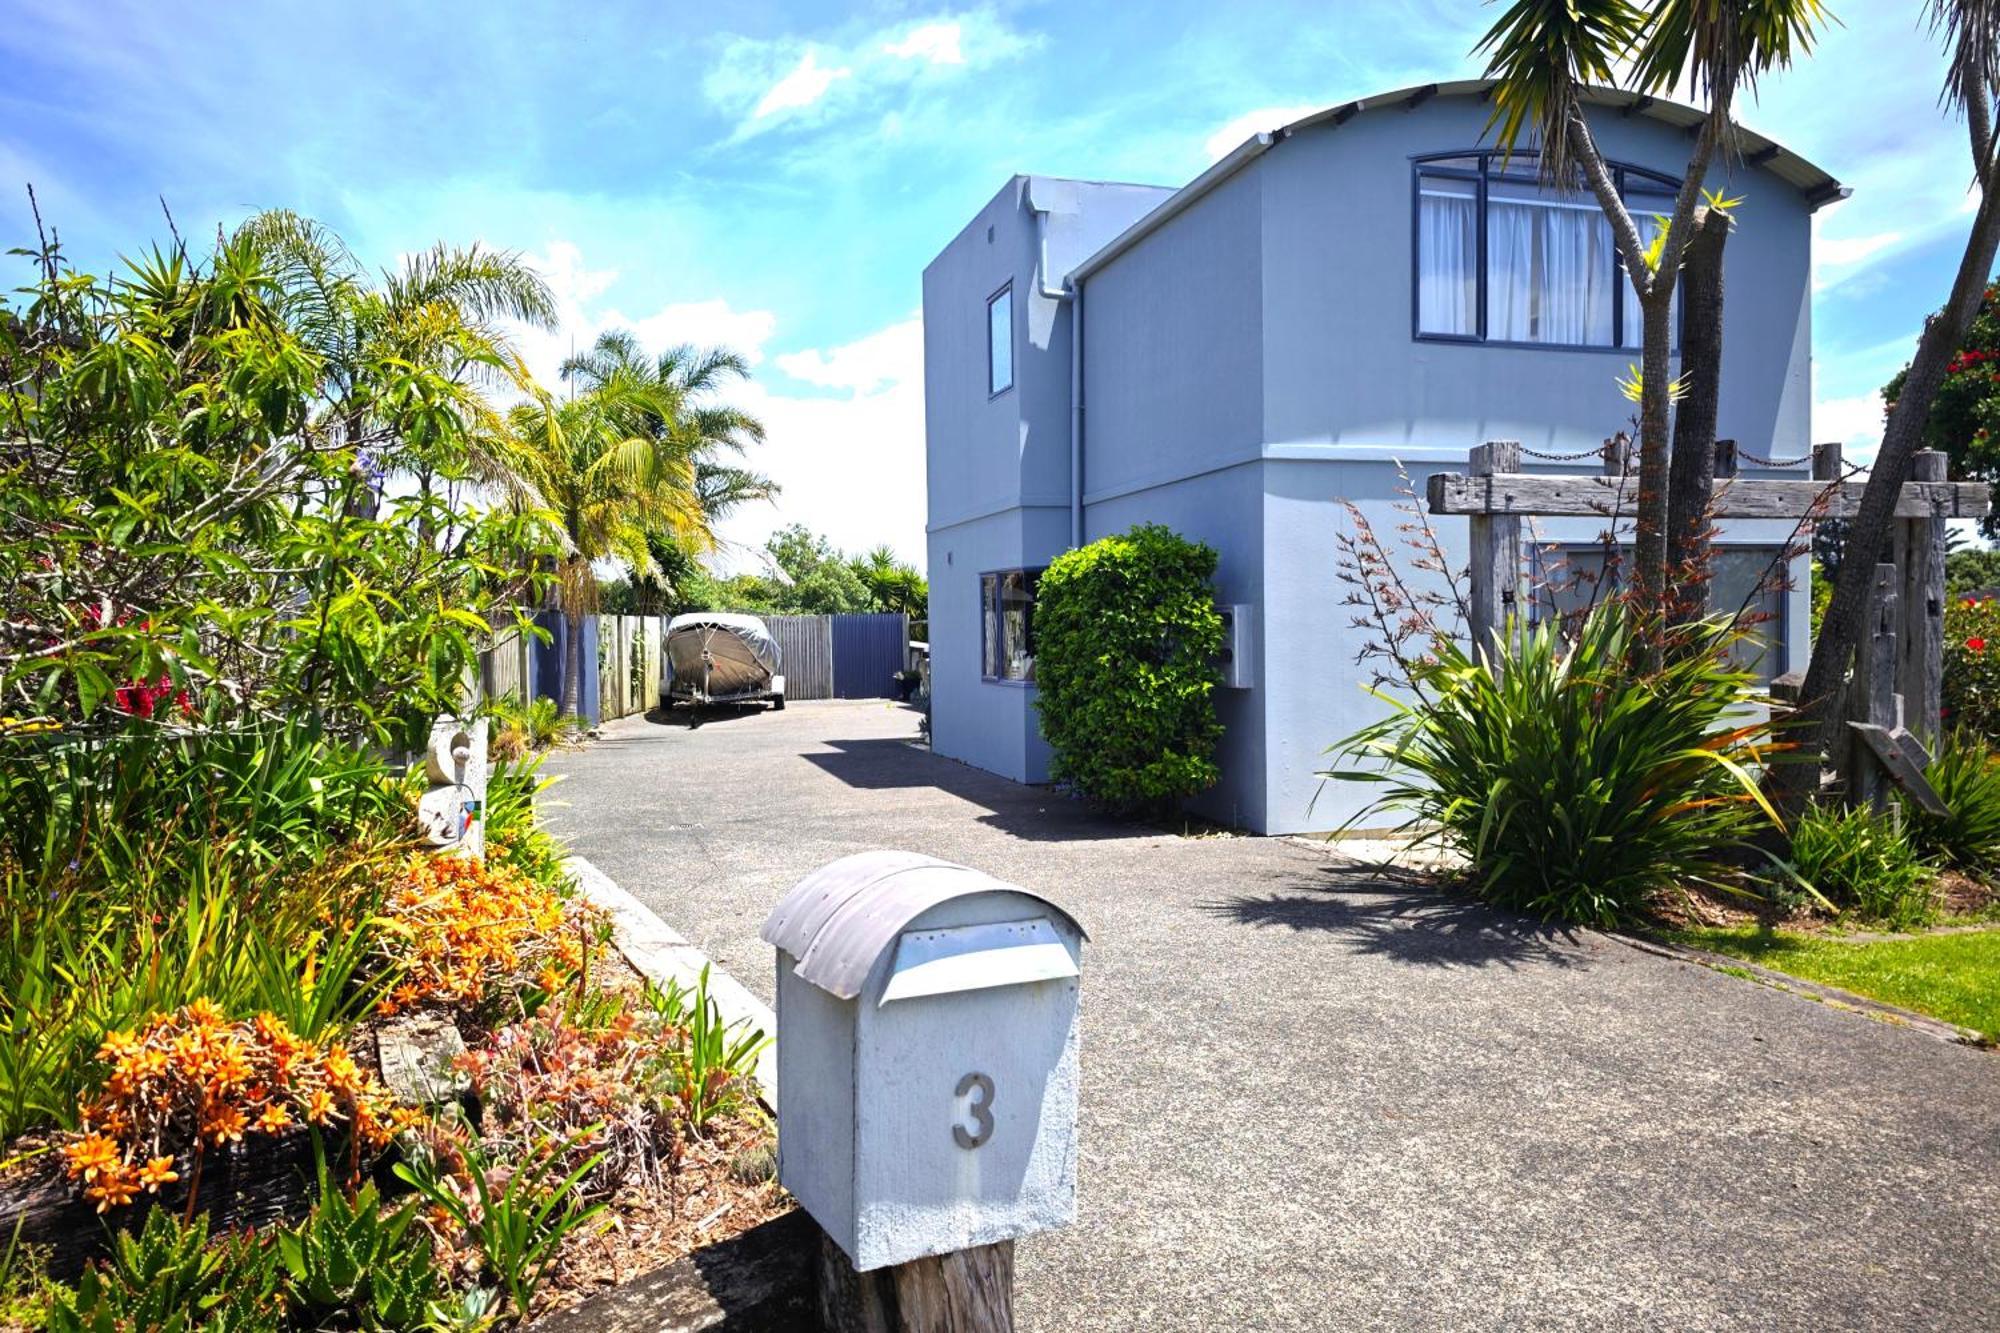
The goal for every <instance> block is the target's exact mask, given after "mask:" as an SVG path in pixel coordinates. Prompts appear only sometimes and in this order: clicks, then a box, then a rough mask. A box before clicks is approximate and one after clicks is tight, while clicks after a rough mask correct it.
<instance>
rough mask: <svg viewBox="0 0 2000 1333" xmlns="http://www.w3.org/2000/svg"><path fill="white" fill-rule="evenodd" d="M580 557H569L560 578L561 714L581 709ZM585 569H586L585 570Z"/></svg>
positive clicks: (574, 712)
mask: <svg viewBox="0 0 2000 1333" xmlns="http://www.w3.org/2000/svg"><path fill="white" fill-rule="evenodd" d="M581 560H582V557H581V556H571V557H570V559H569V566H570V568H569V569H568V570H566V571H565V573H564V577H563V585H564V586H563V625H564V627H565V629H566V631H567V632H566V633H565V634H564V635H563V670H562V676H563V685H562V715H563V716H564V717H576V716H579V715H580V714H581V713H582V712H583V600H582V597H581V596H580V595H579V592H578V586H577V569H576V565H577V564H578V563H579V562H580V561H581ZM585 572H588V571H585Z"/></svg>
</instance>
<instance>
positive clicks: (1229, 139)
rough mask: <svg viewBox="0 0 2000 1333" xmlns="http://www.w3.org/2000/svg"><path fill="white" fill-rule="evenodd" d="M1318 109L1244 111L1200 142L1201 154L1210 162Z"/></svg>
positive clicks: (1278, 107)
mask: <svg viewBox="0 0 2000 1333" xmlns="http://www.w3.org/2000/svg"><path fill="white" fill-rule="evenodd" d="M1323 110H1325V108H1324V107H1318V106H1267V107H1263V108H1260V109H1259V110H1256V111H1246V112H1244V113H1243V114H1242V115H1240V116H1238V117H1236V118H1235V119H1234V120H1231V121H1230V122H1228V123H1227V124H1225V125H1223V126H1222V127H1221V128H1219V129H1217V130H1216V131H1215V133H1213V134H1211V135H1209V136H1208V138H1207V139H1206V140H1204V141H1203V143H1202V151H1203V152H1205V153H1207V154H1208V160H1209V161H1211V162H1217V161H1220V160H1221V159H1222V158H1224V157H1227V156H1228V155H1229V154H1230V152H1232V151H1233V150H1234V149H1235V148H1236V147H1237V146H1238V145H1239V144H1241V143H1242V142H1243V141H1244V140H1245V139H1248V138H1249V137H1250V136H1251V135H1253V134H1256V133H1258V132H1260V131H1263V130H1275V129H1277V128H1278V127H1280V126H1282V125H1289V124H1291V123H1292V122H1293V121H1295V120H1298V119H1299V118H1300V117H1302V116H1310V115H1311V114H1312V113H1313V112H1315V111H1323Z"/></svg>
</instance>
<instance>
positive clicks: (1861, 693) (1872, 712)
mask: <svg viewBox="0 0 2000 1333" xmlns="http://www.w3.org/2000/svg"><path fill="white" fill-rule="evenodd" d="M1900 582H1901V571H1899V570H1898V569H1897V568H1896V566H1895V565H1893V564H1880V565H1877V566H1875V583H1874V586H1873V587H1872V588H1871V589H1870V591H1869V597H1868V620H1867V637H1866V638H1864V639H1863V640H1862V642H1861V645H1860V648H1859V650H1858V651H1857V652H1856V653H1855V655H1854V679H1853V682H1852V683H1851V684H1850V685H1849V686H1848V696H1847V698H1848V711H1847V716H1848V719H1849V720H1850V721H1853V722H1867V723H1872V724H1873V725H1875V726H1878V727H1885V728H1892V729H1893V728H1894V727H1895V726H1896V724H1897V723H1898V721H1900V719H1899V718H1898V717H1897V716H1896V665H1897V655H1896V631H1897V629H1898V628H1899V627H1900V623H1901V619H1902V618H1901V615H1900V614H1899V612H1898V611H1897V606H1896V603H1897V602H1898V600H1899V598H1898V597H1897V585H1898V584H1899V583H1900ZM1841 730H1842V731H1849V730H1850V729H1849V728H1846V727H1843V728H1841ZM1847 772H1848V779H1847V799H1848V803H1849V804H1850V805H1854V806H1857V807H1859V806H1864V805H1865V806H1867V807H1868V808H1869V809H1871V810H1874V811H1876V812H1877V813H1878V814H1879V813H1881V812H1882V811H1885V810H1887V809H1888V808H1889V801H1890V798H1891V797H1892V796H1893V795H1894V788H1893V786H1892V784H1891V782H1890V779H1889V776H1888V774H1887V773H1885V772H1883V770H1882V764H1881V761H1880V760H1878V759H1877V758H1876V757H1875V753H1874V751H1873V750H1871V749H1870V748H1869V747H1868V746H1866V745H1856V744H1853V743H1852V742H1849V744H1848V746H1847Z"/></svg>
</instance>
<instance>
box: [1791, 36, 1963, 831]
mask: <svg viewBox="0 0 2000 1333" xmlns="http://www.w3.org/2000/svg"><path fill="white" fill-rule="evenodd" d="M1929 11H1930V17H1931V23H1932V28H1933V30H1934V31H1936V32H1937V33H1938V34H1940V35H1941V36H1942V37H1943V38H1944V40H1945V42H1946V45H1947V47H1948V49H1949V51H1950V59H1949V63H1948V65H1947V68H1946V72H1945V83H1944V100H1945V102H1946V104H1947V105H1948V106H1950V107H1952V108H1954V109H1955V110H1957V111H1959V112H1960V113H1961V114H1963V115H1964V117H1965V123H1966V132H1967V139H1968V147H1969V148H1970V149H1971V159H1972V170H1973V177H1974V180H1975V182H1976V183H1977V185H1978V188H1979V208H1978V211H1977V212H1976V213H1975V214H1974V216H1973V220H1972V227H1971V230H1970V232H1969V234H1968V235H1967V237H1966V241H1965V250H1964V253H1963V254H1962V255H1961V256H1960V258H1959V266H1958V272H1957V275H1956V276H1955V277H1954V278H1953V280H1952V286H1951V295H1950V298H1949V299H1948V300H1946V302H1945V304H1944V307H1943V308H1942V309H1941V310H1939V312H1938V313H1937V314H1935V315H1933V316H1931V317H1930V318H1929V319H1928V320H1926V321H1925V322H1924V331H1923V334H1922V336H1921V337H1920V338H1919V339H1918V341H1917V353H1916V356H1915V357H1914V358H1912V360H1911V361H1910V365H1909V369H1908V370H1907V371H1905V372H1904V375H1903V379H1902V383H1901V384H1900V385H1899V386H1898V389H1897V393H1896V402H1895V406H1894V407H1892V408H1890V409H1889V417H1888V420H1887V422H1886V423H1885V424H1884V426H1883V431H1882V445H1881V448H1880V449H1878V450H1877V451H1876V455H1875V464H1874V466H1873V468H1872V469H1871V470H1870V471H1869V475H1868V484H1867V486H1866V487H1865V488H1864V489H1863V491H1862V496H1861V504H1860V507H1859V510H1858V512H1857V513H1856V514H1855V515H1854V518H1853V521H1852V522H1851V524H1850V526H1849V529H1848V536H1847V543H1848V549H1849V550H1851V551H1879V550H1882V549H1883V548H1884V547H1885V545H1886V544H1887V542H1888V540H1889V537H1890V532H1891V529H1890V524H1891V523H1893V522H1894V521H1895V512H1896V499H1897V496H1898V494H1899V493H1900V492H1901V490H1902V486H1903V479H1904V478H1905V477H1906V476H1907V475H1908V474H1909V470H1910V459H1911V456H1912V455H1914V454H1915V453H1916V451H1917V448H1918V446H1920V445H1921V444H1923V443H1924V425H1925V421H1926V419H1927V418H1928V417H1929V415H1930V410H1931V404H1932V402H1933V401H1934V400H1935V399H1936V398H1937V396H1938V393H1939V391H1940V390H1941V389H1942V388H1943V387H1944V384H1945V381H1946V379H1947V378H1948V376H1949V374H1950V368H1951V365H1952V362H1953V361H1954V360H1955V359H1956V358H1957V356H1958V349H1959V348H1961V347H1963V346H1964V345H1965V340H1966V336H1967V334H1968V333H1969V332H1970V331H1971V330H1972V328H1973V324H1974V322H1975V320H1976V319H1977V318H1978V315H1979V312H1980V307H1981V305H1982V303H1983V302H1984V300H1985V297H1986V291H1987V287H1988V285H1989V278H1990V275H1991V274H1992V272H1993V261H1994V254H1995V251H1996V250H2000V143H1996V136H1995V134H1994V107H1995V102H1996V101H2000V6H1995V5H1993V4H1991V3H1988V2H1987V0H1932V3H1931V4H1930V6H1929ZM1873 573H1874V571H1873V570H1872V569H1871V568H1870V566H1869V562H1868V561H1866V560H1844V561H1842V562H1841V566H1840V573H1839V575H1838V576H1837V577H1836V579H1835V580H1834V585H1833V596H1832V598H1831V599H1830V600H1829V601H1828V602H1827V607H1826V614H1825V617H1824V618H1823V620H1822V621H1821V626H1820V629H1821V632H1820V635H1819V637H1818V638H1817V639H1816V640H1815V641H1814V643H1813V651H1812V658H1811V660H1810V662H1808V664H1807V666H1806V675H1805V680H1804V682H1803V684H1802V685H1801V687H1800V692H1799V695H1800V709H1799V715H1800V720H1801V723H1802V725H1803V726H1809V727H1813V728H1814V729H1815V730H1816V732H1817V735H1816V736H1815V737H1814V739H1813V742H1812V744H1813V747H1814V749H1815V750H1817V751H1818V752H1820V753H1824V752H1825V751H1826V750H1827V749H1828V748H1829V747H1830V746H1831V744H1832V742H1833V739H1834V734H1835V732H1836V731H1837V730H1838V729H1839V726H1840V718H1839V717H1838V716H1837V715H1836V713H1835V710H1834V709H1833V708H1832V706H1831V704H1832V701H1833V699H1834V698H1835V696H1836V695H1837V693H1838V691H1839V689H1840V686H1841V683H1842V682H1843V681H1844V680H1845V679H1846V677H1847V670H1848V667H1849V665H1850V664H1851V663H1852V662H1853V660H1854V650H1855V646H1856V645H1857V644H1858V643H1859V642H1860V638H1861V630H1862V621H1863V618H1864V613H1865V611H1866V608H1867V604H1868V585H1869V580H1870V579H1871V578H1872V577H1873ZM1805 734H1807V735H1812V734H1813V733H1812V732H1811V731H1808V732H1806V733H1805ZM1818 772H1819V770H1818V768H1817V767H1816V766H1815V765H1812V764H1779V765H1776V766H1774V767H1773V768H1772V770H1771V772H1770V774H1769V776H1768V777H1767V779H1766V782H1767V786H1768V787H1769V789H1770V791H1771V794H1772V796H1773V798H1774V801H1775V803H1776V804H1777V806H1778V808H1779V811H1780V813H1781V814H1783V815H1785V816H1786V817H1787V818H1790V817H1791V816H1793V815H1795V814H1797V813H1798V812H1799V811H1801V810H1803V809H1804V808H1805V805H1806V802H1807V801H1808V800H1809V799H1811V796H1812V794H1813V791H1814V790H1815V788H1816V786H1817V779H1818Z"/></svg>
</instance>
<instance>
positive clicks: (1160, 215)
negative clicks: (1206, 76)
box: [1068, 79, 1852, 282]
mask: <svg viewBox="0 0 2000 1333" xmlns="http://www.w3.org/2000/svg"><path fill="white" fill-rule="evenodd" d="M1498 82H1499V80H1497V79H1455V80H1452V81H1450V82H1448V83H1424V84H1418V85H1416V86H1414V87H1410V88H1398V89H1396V90H1395V91H1393V92H1386V93H1376V94H1374V95H1373V96H1371V97H1363V98H1360V99H1358V100H1356V101H1352V102H1342V103H1340V104H1338V105H1336V106H1330V107H1328V108H1326V109H1325V110H1324V111H1315V112H1314V113H1313V114H1311V115H1310V116H1302V117H1300V118H1299V119H1298V120H1295V121H1292V122H1291V123H1290V124H1287V125H1280V126H1274V127H1272V128H1271V129H1268V130H1263V131H1260V132H1258V133H1256V134H1253V135H1251V136H1250V137H1249V138H1248V139H1245V140H1244V141H1243V142H1242V144H1240V145H1239V146H1238V147H1237V148H1235V149H1234V150H1233V151H1231V152H1230V153H1229V154H1228V155H1226V156H1225V157H1223V158H1222V159H1221V160H1220V161H1218V162H1216V163H1215V164H1214V165H1212V166H1210V167H1209V168H1208V170H1206V171H1204V172H1202V173H1201V174H1200V175H1199V176H1196V177H1195V178H1194V179H1193V180H1191V181H1189V182H1188V183H1187V184H1186V185H1183V186H1182V187H1181V188H1180V189H1179V190H1177V191H1175V192H1174V193H1173V194H1171V195H1169V196H1168V197H1167V198H1166V199H1165V200H1164V201H1163V202H1162V203H1161V204H1160V206H1159V207H1158V208H1155V209H1154V210H1153V211H1152V212H1150V213H1148V214H1146V215H1145V216H1144V217H1142V218H1140V219H1139V220H1138V221H1137V222H1135V223H1133V224H1132V225H1131V226H1130V227H1128V228H1126V229H1125V230H1124V231H1123V232H1121V233H1120V234H1119V235H1117V236H1115V237H1113V238H1112V239H1111V240H1110V241H1109V242H1107V243H1106V244H1105V245H1103V246H1102V247H1100V248H1099V249H1098V251H1097V252H1096V253H1095V254H1093V255H1091V256H1090V257H1089V258H1088V259H1085V260H1084V261H1083V262H1082V263H1081V264H1078V265H1077V266H1076V268H1074V269H1073V270H1071V271H1070V273H1069V275H1068V276H1069V280H1070V281H1071V282H1078V281H1081V280H1082V279H1084V278H1085V277H1088V276H1089V275H1090V274H1091V273H1093V272H1095V271H1096V270H1097V269H1100V268H1102V267H1103V266H1104V265H1106V264H1108V263H1110V262H1111V261H1112V260H1113V259H1115V258H1117V257H1118V256H1119V255H1120V254H1122V253H1124V252H1125V251H1126V250H1127V249H1130V248H1131V247H1132V246H1133V245H1134V244H1136V243H1137V242H1138V241H1139V240H1141V239H1142V238H1144V237H1145V236H1146V235H1148V234H1149V233H1151V232H1152V231H1153V230H1155V229H1156V228H1158V227H1159V226H1161V225H1162V224H1163V223H1165V222H1166V221H1167V220H1168V219H1169V218H1172V217H1174V216H1175V215H1176V214H1178V213H1180V212H1181V211H1182V210H1183V209H1185V208H1186V207H1187V206H1188V205H1189V204H1192V203H1193V202H1194V201H1195V200H1197V199H1199V198H1201V196H1203V195H1205V194H1207V193H1208V192H1209V191H1210V190H1212V189H1214V188H1215V187H1216V186H1218V185H1220V184H1221V183H1222V182H1223V181H1225V180H1227V179H1229V178H1230V177H1231V176H1233V175H1235V174H1236V173H1237V172H1239V171H1241V170H1242V169H1243V168H1244V167H1245V166H1247V165H1249V163H1250V162H1251V161H1253V160H1254V159H1256V158H1258V157H1261V156H1263V155H1264V154H1265V153H1267V152H1269V151H1270V150H1271V149H1272V148H1273V147H1275V146H1276V145H1277V144H1278V143H1279V142H1281V141H1282V140H1284V139H1286V138H1287V137H1289V136H1291V135H1293V134H1296V133H1298V132H1299V131H1300V130H1306V129H1312V128H1314V127H1315V126H1319V125H1334V126H1339V125H1345V124H1346V123H1347V122H1348V121H1350V120H1352V119H1353V118H1354V117H1355V116H1356V115H1359V114H1360V113H1361V112H1363V111H1375V110H1379V109H1381V108H1384V107H1401V108H1403V109H1405V110H1409V109H1413V108H1415V107H1419V106H1422V105H1423V104H1424V103H1425V102H1428V101H1429V100H1430V99H1431V98H1433V97H1477V98H1480V99H1481V100H1484V99H1486V98H1488V97H1490V96H1491V95H1492V92H1493V89H1494V87H1495V86H1496V85H1497V84H1498ZM1583 98H1584V101H1585V102H1587V103H1588V104H1590V105H1591V106H1598V107H1606V108H1610V109H1612V110H1615V111H1617V112H1618V113H1619V114H1621V115H1627V116H1644V117H1646V118H1647V119H1648V120H1657V121H1662V122H1664V123H1665V124H1668V125H1672V126H1674V127H1676V128H1677V129H1682V130H1690V129H1693V128H1694V127H1695V126H1697V125H1700V124H1701V123H1702V122H1703V121H1704V120H1706V119H1707V118H1708V113H1707V112H1706V111H1703V110H1702V109H1701V108H1700V107H1693V106H1689V105H1687V104H1686V103H1685V102H1672V101H1667V100H1664V99H1661V98H1657V97H1648V96H1646V95H1645V94H1643V93H1635V92H1630V91H1628V90H1626V89H1623V88H1589V89H1586V90H1585V91H1584V94H1583ZM1733 147H1734V150H1735V152H1736V154H1737V156H1738V157H1739V158H1740V159H1741V160H1742V161H1743V162H1745V163H1747V164H1748V165H1750V166H1753V167H1761V168H1763V169H1764V170H1765V171H1768V172H1770V173H1771V174H1772V175H1774V176H1776V177H1778V178H1779V179H1780V180H1782V181H1784V182H1785V183H1786V184H1788V185H1790V186H1792V187H1793V188H1794V189H1796V190H1798V191H1799V193H1800V194H1802V195H1804V196H1805V200H1806V204H1807V206H1808V207H1809V208H1813V209H1817V208H1819V207H1821V206H1822V205H1824V204H1829V203H1832V202H1833V201H1834V200H1836V199H1845V198H1846V197H1847V196H1848V195H1849V194H1850V193H1852V191H1850V190H1849V189H1848V188H1847V187H1846V186H1845V185H1842V184H1841V183H1840V182H1839V181H1837V180H1835V179H1834V178H1833V177H1832V176H1830V175H1828V174H1827V173H1826V172H1825V171H1822V170H1821V169H1820V168H1818V167H1816V166H1814V165H1813V164H1812V163H1811V162H1808V161H1807V160H1806V159H1804V158H1802V157H1800V156H1799V155H1798V154H1797V153H1794V152H1792V151H1791V150H1790V149H1788V148H1786V147H1784V146H1783V145H1782V144H1780V143H1778V142H1777V141H1776V140H1773V139H1767V138H1765V137H1764V136H1763V135H1761V134H1759V133H1757V132H1756V131H1755V130H1752V129H1749V128H1747V127H1746V126H1744V125H1743V124H1742V123H1741V122H1738V123H1737V124H1736V135H1735V143H1734V145H1733Z"/></svg>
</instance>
